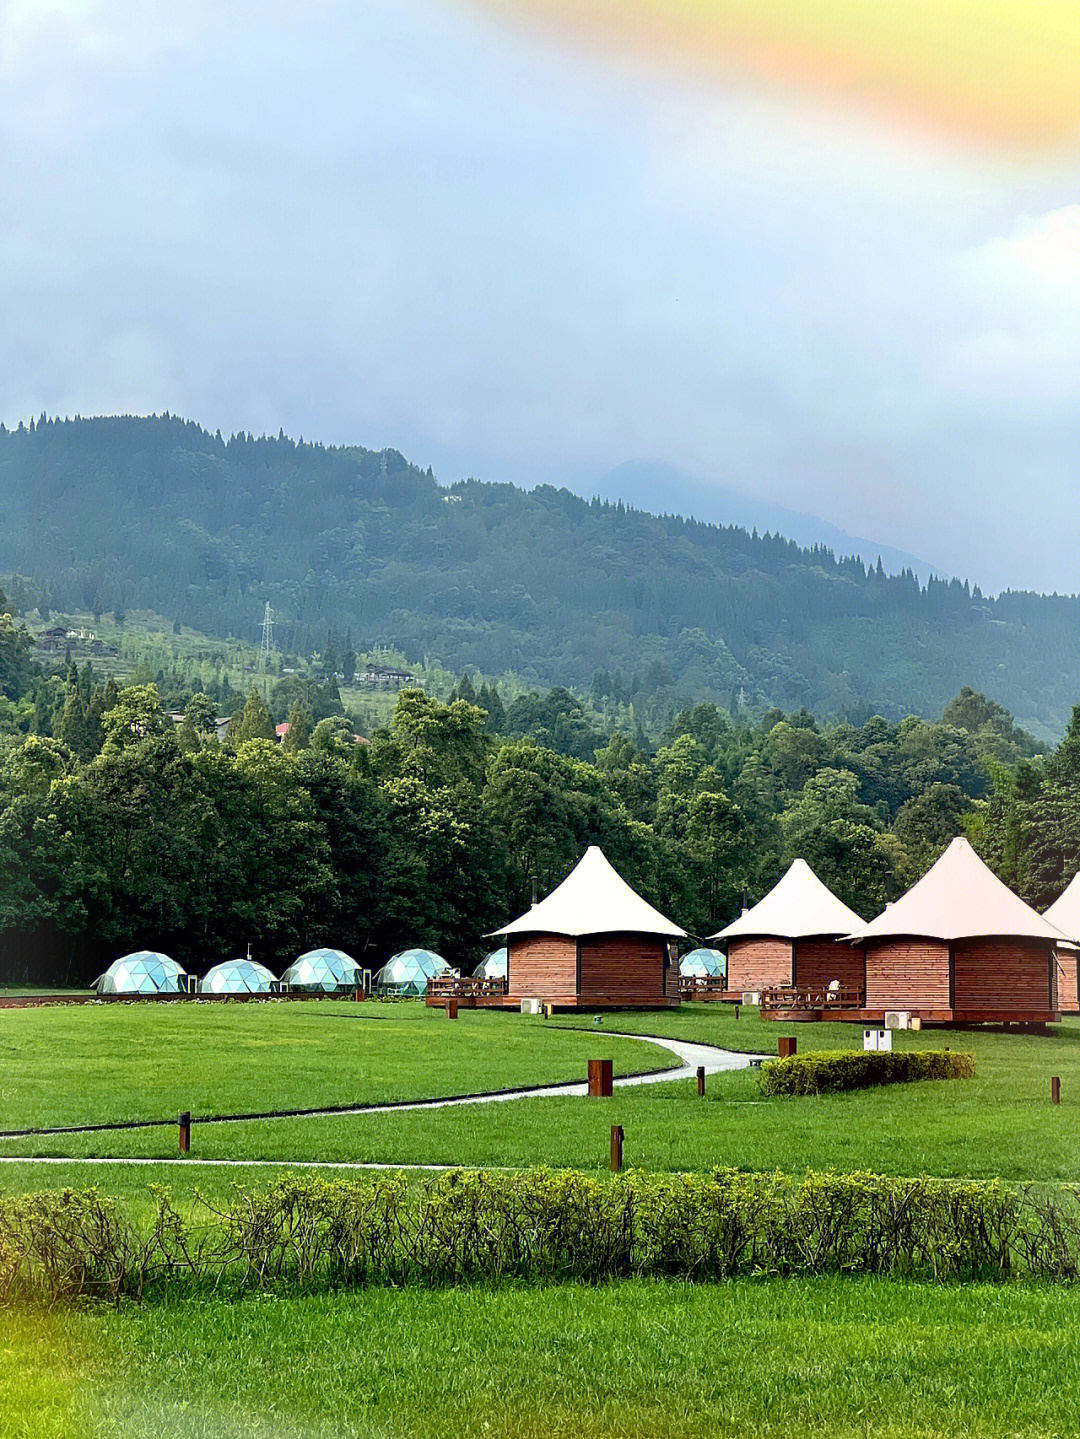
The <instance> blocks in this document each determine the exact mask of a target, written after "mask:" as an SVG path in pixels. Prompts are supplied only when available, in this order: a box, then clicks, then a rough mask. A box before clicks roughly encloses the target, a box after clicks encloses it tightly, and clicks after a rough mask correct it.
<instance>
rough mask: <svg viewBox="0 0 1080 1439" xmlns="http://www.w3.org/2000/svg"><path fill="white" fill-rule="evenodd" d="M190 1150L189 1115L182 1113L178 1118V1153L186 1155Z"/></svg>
mask: <svg viewBox="0 0 1080 1439" xmlns="http://www.w3.org/2000/svg"><path fill="white" fill-rule="evenodd" d="M190 1148H191V1115H190V1114H189V1113H188V1112H187V1110H185V1111H184V1113H183V1114H182V1115H181V1116H180V1153H181V1154H187V1152H188V1150H189V1149H190Z"/></svg>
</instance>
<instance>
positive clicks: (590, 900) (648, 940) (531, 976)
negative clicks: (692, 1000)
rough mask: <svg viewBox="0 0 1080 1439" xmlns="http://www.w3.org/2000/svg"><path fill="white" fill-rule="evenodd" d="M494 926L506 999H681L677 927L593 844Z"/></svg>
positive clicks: (585, 1002) (587, 1003) (574, 1003)
mask: <svg viewBox="0 0 1080 1439" xmlns="http://www.w3.org/2000/svg"><path fill="white" fill-rule="evenodd" d="M495 934H497V935H499V936H500V937H502V938H505V940H506V951H507V965H506V996H505V999H504V1001H503V1002H504V1003H506V1004H510V1005H514V1006H516V1005H518V1004H519V1003H520V1002H521V1000H523V999H536V1000H542V1001H544V1002H545V1003H548V1004H552V1005H555V1006H556V1007H558V1008H562V1009H604V1008H619V1007H621V1008H649V1007H660V1006H667V1005H676V1004H678V1003H679V966H678V941H679V940H680V939H685V938H686V931H685V930H684V929H680V928H679V926H678V925H677V924H673V923H672V922H671V920H670V919H667V918H666V917H665V916H664V915H662V914H661V913H660V911H659V910H657V909H654V908H653V907H652V905H651V904H649V903H648V901H647V900H644V899H642V897H641V895H639V894H638V893H637V892H636V891H635V890H633V889H631V887H630V886H629V885H628V884H627V883H626V881H625V880H624V879H623V878H622V876H621V875H619V874H618V873H617V872H616V871H615V869H613V868H612V866H611V864H610V863H609V862H608V860H607V858H606V857H605V856H604V854H603V852H602V851H601V850H600V849H599V847H598V846H596V845H590V846H589V848H588V849H587V850H586V851H585V854H584V855H583V856H582V858H581V859H580V860H579V861H578V863H577V865H575V867H574V868H573V869H572V870H571V871H570V873H569V874H568V875H567V877H566V878H565V879H564V880H563V882H562V884H560V885H559V886H558V887H557V888H556V889H553V890H552V892H551V893H550V894H549V895H548V896H547V897H546V898H545V899H542V900H541V901H540V903H539V904H535V905H533V907H532V908H531V909H530V910H528V911H527V912H526V913H525V914H523V915H521V916H520V917H519V918H518V919H515V920H513V921H512V922H511V923H510V924H508V925H506V926H505V928H503V929H500V930H496V931H495Z"/></svg>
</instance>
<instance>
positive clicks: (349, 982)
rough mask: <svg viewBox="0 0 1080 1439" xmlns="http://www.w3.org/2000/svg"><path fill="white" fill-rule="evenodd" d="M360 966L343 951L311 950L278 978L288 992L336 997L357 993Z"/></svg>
mask: <svg viewBox="0 0 1080 1439" xmlns="http://www.w3.org/2000/svg"><path fill="white" fill-rule="evenodd" d="M360 975H361V971H360V966H359V965H358V964H357V962H356V960H355V959H353V957H352V956H351V955H349V954H346V953H345V951H344V950H342V949H310V950H308V952H307V953H306V954H302V955H300V957H299V958H298V959H296V960H294V962H293V963H292V964H290V965H289V967H288V969H287V970H286V971H285V973H284V974H283V975H282V976H281V982H282V984H287V985H289V987H290V988H291V989H305V990H310V991H312V992H313V993H322V994H336V993H339V992H341V991H344V990H352V989H356V988H357V986H358V985H359V984H360Z"/></svg>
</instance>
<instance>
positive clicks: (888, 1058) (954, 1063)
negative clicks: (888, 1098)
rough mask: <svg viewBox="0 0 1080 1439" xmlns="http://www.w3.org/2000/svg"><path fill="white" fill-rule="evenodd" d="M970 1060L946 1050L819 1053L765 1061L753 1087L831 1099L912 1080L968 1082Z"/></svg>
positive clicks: (972, 1060)
mask: <svg viewBox="0 0 1080 1439" xmlns="http://www.w3.org/2000/svg"><path fill="white" fill-rule="evenodd" d="M974 1075H975V1057H974V1055H971V1054H954V1053H953V1051H952V1050H949V1049H921V1050H914V1049H913V1050H899V1051H898V1052H896V1053H891V1054H890V1053H888V1052H884V1051H880V1052H879V1051H876V1050H867V1051H863V1050H858V1049H822V1050H818V1051H817V1053H815V1054H793V1055H792V1056H791V1058H790V1059H770V1060H768V1061H767V1062H766V1063H765V1064H763V1065H762V1066H761V1077H760V1079H759V1083H760V1085H761V1088H762V1089H763V1090H764V1092H765V1093H766V1094H835V1093H837V1092H838V1091H840V1090H843V1089H868V1088H869V1087H870V1086H871V1085H874V1084H906V1083H908V1082H910V1081H911V1080H915V1079H972V1078H973V1077H974Z"/></svg>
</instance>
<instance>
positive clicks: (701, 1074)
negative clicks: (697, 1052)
mask: <svg viewBox="0 0 1080 1439" xmlns="http://www.w3.org/2000/svg"><path fill="white" fill-rule="evenodd" d="M697 1092H698V1094H701V1095H703V1094H704V1093H705V1066H704V1065H703V1064H699V1065H698V1067H697Z"/></svg>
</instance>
